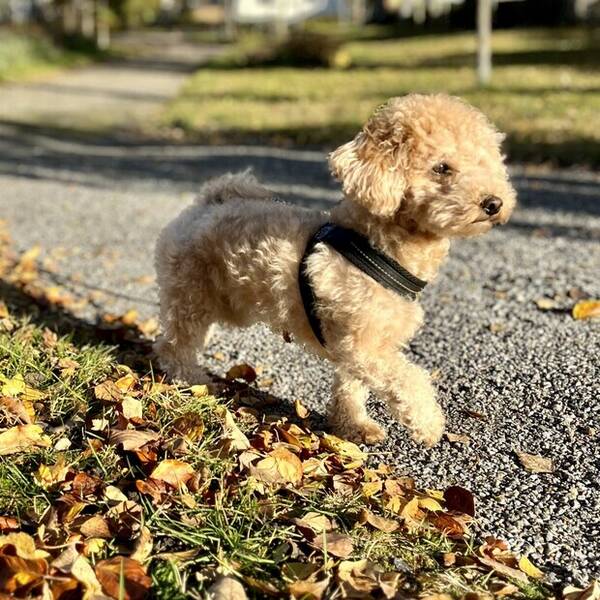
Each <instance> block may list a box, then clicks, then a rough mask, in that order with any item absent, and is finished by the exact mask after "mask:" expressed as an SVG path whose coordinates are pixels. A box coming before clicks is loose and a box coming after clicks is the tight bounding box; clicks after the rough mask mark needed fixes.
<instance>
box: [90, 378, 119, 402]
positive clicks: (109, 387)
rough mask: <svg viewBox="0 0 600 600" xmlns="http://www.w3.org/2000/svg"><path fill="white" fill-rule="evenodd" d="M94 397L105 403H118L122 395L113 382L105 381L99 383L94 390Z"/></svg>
mask: <svg viewBox="0 0 600 600" xmlns="http://www.w3.org/2000/svg"><path fill="white" fill-rule="evenodd" d="M94 395H95V396H96V398H97V399H98V400H104V401H105V402H118V401H119V400H120V399H121V396H122V395H123V394H122V393H121V390H120V389H119V388H118V387H117V386H116V385H115V382H114V381H110V380H107V381H104V382H103V383H99V384H98V385H97V386H96V387H95V388H94Z"/></svg>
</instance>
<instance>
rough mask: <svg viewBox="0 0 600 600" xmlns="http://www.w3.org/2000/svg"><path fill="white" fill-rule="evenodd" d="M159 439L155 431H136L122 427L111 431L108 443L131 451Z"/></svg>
mask: <svg viewBox="0 0 600 600" xmlns="http://www.w3.org/2000/svg"><path fill="white" fill-rule="evenodd" d="M158 439H159V435H158V433H156V432H155V431H150V430H144V431H138V430H134V429H124V430H122V431H113V432H112V433H111V434H110V438H109V440H110V443H111V444H114V445H115V446H118V445H119V444H120V445H121V446H122V447H123V450H127V451H133V450H139V449H140V448H141V447H142V446H144V445H145V444H147V443H148V442H153V441H156V440H158Z"/></svg>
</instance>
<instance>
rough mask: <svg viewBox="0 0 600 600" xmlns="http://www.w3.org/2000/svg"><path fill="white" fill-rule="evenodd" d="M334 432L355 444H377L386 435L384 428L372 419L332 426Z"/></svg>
mask: <svg viewBox="0 0 600 600" xmlns="http://www.w3.org/2000/svg"><path fill="white" fill-rule="evenodd" d="M333 431H334V433H335V434H336V435H337V436H338V437H341V438H344V439H346V440H349V441H350V442H355V443H357V444H368V445H370V446H371V445H373V444H378V443H379V442H383V440H385V438H386V437H387V433H386V431H385V429H384V428H383V427H382V426H381V425H379V423H377V422H376V421H374V420H373V419H369V420H368V421H362V422H360V423H346V424H344V425H343V426H336V425H334V426H333Z"/></svg>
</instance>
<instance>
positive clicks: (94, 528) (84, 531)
mask: <svg viewBox="0 0 600 600" xmlns="http://www.w3.org/2000/svg"><path fill="white" fill-rule="evenodd" d="M79 531H80V532H81V535H83V536H84V537H86V538H103V539H110V538H112V534H111V532H110V527H109V526H108V522H107V521H106V519H105V518H104V517H101V516H100V515H94V516H93V517H90V518H89V519H87V521H84V522H83V523H82V524H81V526H80V527H79Z"/></svg>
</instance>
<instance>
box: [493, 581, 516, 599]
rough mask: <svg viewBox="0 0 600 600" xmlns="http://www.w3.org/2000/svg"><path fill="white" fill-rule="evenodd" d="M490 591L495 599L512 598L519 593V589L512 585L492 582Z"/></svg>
mask: <svg viewBox="0 0 600 600" xmlns="http://www.w3.org/2000/svg"><path fill="white" fill-rule="evenodd" d="M490 590H491V592H492V593H493V594H494V597H495V598H504V597H505V596H509V597H512V596H513V595H514V594H516V593H517V592H518V591H519V588H518V587H517V586H516V585H513V584H512V583H504V582H497V583H495V582H492V583H491V584H490Z"/></svg>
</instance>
